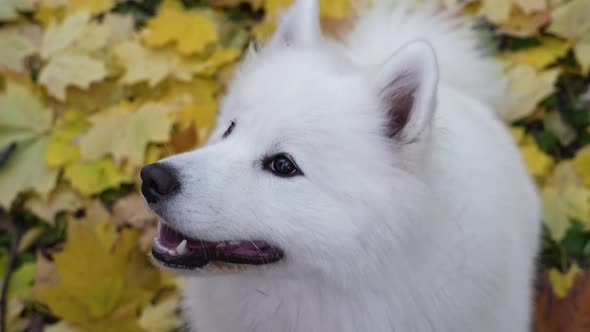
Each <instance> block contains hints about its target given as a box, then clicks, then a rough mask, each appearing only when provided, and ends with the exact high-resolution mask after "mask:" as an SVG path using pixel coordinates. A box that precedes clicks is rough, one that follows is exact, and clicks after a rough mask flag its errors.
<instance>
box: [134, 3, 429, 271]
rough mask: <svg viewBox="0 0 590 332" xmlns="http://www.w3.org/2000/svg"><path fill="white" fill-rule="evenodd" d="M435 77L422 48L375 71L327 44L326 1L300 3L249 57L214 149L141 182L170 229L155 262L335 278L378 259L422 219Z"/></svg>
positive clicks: (174, 160)
mask: <svg viewBox="0 0 590 332" xmlns="http://www.w3.org/2000/svg"><path fill="white" fill-rule="evenodd" d="M436 72H437V69H436V62H435V58H434V54H433V51H432V49H431V48H430V47H429V46H428V45H427V44H425V43H422V42H415V43H413V44H410V45H407V46H405V47H404V48H402V49H401V50H399V51H398V52H397V53H396V54H393V55H392V56H391V58H390V59H389V60H388V61H386V62H385V63H383V64H382V65H381V66H380V67H379V68H363V67H362V66H360V65H357V64H355V59H352V58H350V57H349V56H347V51H346V47H345V46H342V45H337V44H335V43H334V42H333V41H329V40H327V39H325V38H324V37H323V36H322V34H321V31H320V28H319V21H318V7H317V3H316V1H312V0H301V1H298V2H296V4H295V5H294V6H293V7H291V8H290V10H289V11H288V12H287V13H286V14H285V16H284V17H283V20H282V23H281V25H280V26H279V28H278V30H277V32H276V33H275V35H274V36H273V37H272V39H271V40H270V41H269V42H268V43H267V45H266V46H265V47H264V48H263V49H262V50H261V51H260V52H254V51H252V52H250V54H249V55H248V56H247V58H246V59H245V61H244V63H243V64H242V66H241V67H240V69H239V71H238V73H237V74H236V77H235V78H234V80H233V81H232V83H231V85H230V87H229V88H228V92H227V95H226V96H225V97H224V99H223V101H222V103H221V111H220V114H219V116H218V119H217V125H216V129H215V130H214V131H213V133H212V135H211V137H210V138H209V141H208V142H207V144H206V145H205V146H204V147H202V148H200V149H198V150H195V151H191V152H187V153H183V154H179V155H175V156H172V157H169V158H166V159H163V160H161V161H159V162H158V163H156V164H152V165H148V166H146V167H145V168H144V170H143V171H142V178H143V184H142V192H143V193H144V196H145V197H146V200H147V201H148V204H149V206H150V208H151V209H152V210H153V211H155V212H156V213H157V214H158V215H159V216H160V217H161V219H162V221H163V226H162V229H161V232H160V235H159V237H160V238H159V239H158V238H157V239H156V242H157V243H156V244H155V248H154V252H153V253H154V257H156V258H157V259H156V261H158V262H160V263H161V264H162V265H164V266H166V267H168V268H173V269H175V270H180V269H182V270H185V271H186V270H191V271H197V272H202V271H203V270H213V269H215V268H219V267H221V266H225V267H227V266H228V265H238V266H239V267H240V269H249V270H251V269H254V270H264V271H286V272H287V273H294V271H305V272H306V273H309V272H320V273H326V274H330V273H346V271H343V270H342V267H344V268H349V269H350V270H354V269H357V268H358V265H359V264H364V262H359V261H358V259H357V258H358V257H363V256H364V257H367V261H372V258H371V257H377V258H375V259H378V257H379V255H380V254H379V253H377V252H376V251H379V250H384V249H386V248H385V247H383V246H382V244H383V243H387V246H390V245H392V246H395V244H396V243H399V241H402V239H403V238H404V237H405V236H406V231H407V229H408V228H409V227H408V226H409V224H410V222H411V219H412V218H413V215H415V213H417V211H416V200H417V199H419V197H418V196H419V195H420V193H421V191H420V190H419V189H417V188H420V181H419V180H418V178H417V176H415V174H414V172H413V171H412V167H413V164H415V160H416V159H419V158H418V157H416V154H417V151H419V149H417V148H416V147H417V146H419V145H420V142H421V141H422V140H424V139H425V137H426V136H427V134H428V128H429V123H430V120H431V117H432V111H433V109H434V95H435V88H436V81H437V74H436ZM166 237H167V239H164V238H166ZM185 239H186V240H187V241H184V240H185ZM183 242H184V244H183ZM156 247H157V248H156ZM388 248H389V247H388ZM353 259H354V261H353ZM271 263H272V264H271ZM254 265H264V267H263V268H257V267H254ZM336 270H337V272H336Z"/></svg>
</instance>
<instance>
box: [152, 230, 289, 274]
mask: <svg viewBox="0 0 590 332" xmlns="http://www.w3.org/2000/svg"><path fill="white" fill-rule="evenodd" d="M152 256H153V257H154V258H155V259H156V260H158V261H159V262H160V263H162V264H163V265H165V266H167V267H170V268H175V269H185V270H187V269H188V270H192V269H197V268H201V267H204V266H205V265H207V264H209V263H211V262H222V263H231V264H245V265H264V264H270V263H274V262H277V261H279V260H280V259H281V258H282V257H283V252H282V251H281V250H280V249H278V248H276V247H273V246H271V245H270V244H269V243H267V242H265V241H260V240H253V241H250V240H244V241H220V242H211V241H204V240H200V239H194V238H188V237H186V236H185V235H183V234H181V233H179V232H177V231H176V230H174V229H173V228H171V227H169V226H168V225H166V224H163V223H160V224H159V225H158V235H157V236H156V238H155V239H154V246H153V247H152Z"/></svg>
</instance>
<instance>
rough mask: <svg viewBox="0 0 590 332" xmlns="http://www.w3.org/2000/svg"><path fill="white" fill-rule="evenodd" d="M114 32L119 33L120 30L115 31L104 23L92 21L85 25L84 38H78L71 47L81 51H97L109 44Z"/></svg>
mask: <svg viewBox="0 0 590 332" xmlns="http://www.w3.org/2000/svg"><path fill="white" fill-rule="evenodd" d="M112 33H114V34H118V33H119V31H113V30H112V28H111V27H109V26H107V25H105V24H103V23H100V24H99V23H96V22H91V23H89V24H88V25H86V27H84V31H83V32H82V36H83V38H79V39H77V40H76V41H75V42H74V43H73V44H72V46H71V48H72V49H74V50H76V51H79V52H81V53H91V52H95V51H97V50H100V49H101V48H103V47H104V46H106V45H107V43H108V42H109V40H110V39H111V34H112Z"/></svg>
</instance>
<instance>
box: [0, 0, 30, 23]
mask: <svg viewBox="0 0 590 332" xmlns="http://www.w3.org/2000/svg"><path fill="white" fill-rule="evenodd" d="M33 5H34V1H32V0H2V1H1V2H0V21H12V20H15V19H18V17H19V15H18V13H19V11H29V10H31V9H33Z"/></svg>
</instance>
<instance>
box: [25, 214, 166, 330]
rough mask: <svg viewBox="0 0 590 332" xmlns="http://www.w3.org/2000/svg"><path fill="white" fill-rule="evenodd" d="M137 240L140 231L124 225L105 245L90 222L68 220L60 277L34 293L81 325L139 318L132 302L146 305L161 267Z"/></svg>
mask: <svg viewBox="0 0 590 332" xmlns="http://www.w3.org/2000/svg"><path fill="white" fill-rule="evenodd" d="M105 223H110V222H109V221H106V222H105ZM137 240H138V233H137V232H136V231H133V230H124V231H123V232H122V233H121V235H120V236H119V237H118V238H117V239H116V241H115V242H114V244H113V245H105V243H104V242H103V241H101V240H100V237H99V236H98V234H97V233H96V230H95V228H93V227H91V226H90V225H89V224H86V223H84V222H78V221H74V222H69V224H68V241H67V242H66V244H65V247H64V249H63V251H62V252H60V253H57V254H55V255H54V261H55V265H56V267H57V271H58V273H59V277H60V278H59V283H58V284H56V285H53V286H50V287H45V288H36V289H35V290H34V293H33V294H34V296H35V297H36V298H37V299H38V300H39V301H41V302H43V303H45V304H47V305H48V306H49V308H50V309H51V311H52V312H53V313H54V314H55V315H57V316H59V317H62V318H63V319H65V320H67V321H68V322H70V323H72V324H73V325H74V326H76V327H79V328H81V329H82V330H86V331H91V330H92V331H97V330H102V331H107V330H108V331H111V330H112V326H113V325H115V326H118V324H123V323H124V322H122V320H123V321H127V323H125V324H129V323H134V324H137V323H136V322H134V320H133V317H134V313H135V309H134V308H136V307H143V306H145V305H147V304H148V302H149V301H150V299H151V298H152V297H153V295H154V294H155V292H156V291H157V290H158V288H159V284H160V276H159V273H158V272H157V271H156V270H154V269H153V268H151V267H150V265H149V263H148V262H147V258H146V257H145V256H144V255H143V254H142V253H140V252H139V251H137V250H136V246H137ZM122 318H125V319H122ZM97 322H101V323H100V324H98V325H97ZM108 322H111V324H108ZM103 324H104V325H103ZM92 325H96V326H94V327H93V326H92ZM97 326H100V328H99V327H97ZM109 326H111V327H109ZM132 326H133V325H132ZM124 330H127V329H124ZM137 330H139V329H137Z"/></svg>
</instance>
